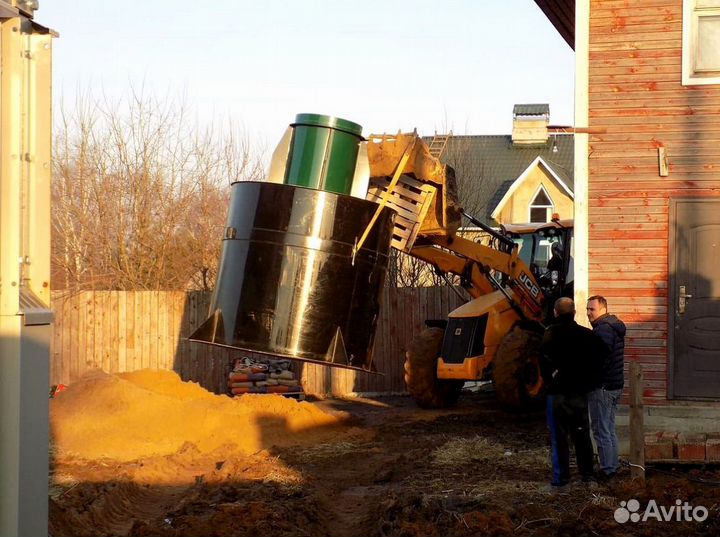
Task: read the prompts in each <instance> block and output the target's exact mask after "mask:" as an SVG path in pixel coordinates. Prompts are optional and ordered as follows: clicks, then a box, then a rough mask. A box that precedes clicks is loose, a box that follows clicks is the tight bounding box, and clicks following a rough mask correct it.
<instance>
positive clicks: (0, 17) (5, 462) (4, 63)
mask: <svg viewBox="0 0 720 537" xmlns="http://www.w3.org/2000/svg"><path fill="white" fill-rule="evenodd" d="M36 8H37V2H36V1H35V0H9V1H8V0H0V535H3V536H9V537H16V536H23V537H24V536H28V537H29V536H32V535H38V536H39V535H47V534H48V437H49V432H48V388H49V358H50V340H51V335H52V319H53V316H52V311H51V310H50V178H51V161H50V159H51V137H52V134H51V131H52V112H51V106H52V102H51V101H52V92H51V87H52V69H51V67H52V66H51V58H52V37H53V35H52V32H51V31H50V30H48V29H47V28H44V27H42V26H40V25H39V24H37V23H36V22H35V21H34V20H33V16H34V11H35V9H36Z"/></svg>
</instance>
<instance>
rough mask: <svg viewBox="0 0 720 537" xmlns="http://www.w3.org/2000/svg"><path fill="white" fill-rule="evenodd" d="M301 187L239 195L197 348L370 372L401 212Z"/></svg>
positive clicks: (253, 188)
mask: <svg viewBox="0 0 720 537" xmlns="http://www.w3.org/2000/svg"><path fill="white" fill-rule="evenodd" d="M378 208H379V206H378V205H377V204H375V203H373V202H370V201H366V200H362V199H358V198H354V197H351V196H346V195H342V194H336V193H333V192H326V191H322V190H314V189H310V188H303V187H300V186H294V185H287V184H276V183H257V182H238V183H234V184H233V185H232V192H231V200H230V210H229V214H228V218H227V226H226V228H225V237H224V241H223V249H222V258H221V262H220V269H219V273H218V281H217V285H216V288H215V292H214V293H213V297H212V301H211V305H210V313H209V317H208V319H207V320H206V321H205V323H204V324H202V325H201V326H200V327H199V328H198V329H197V330H196V331H195V333H193V334H192V335H191V336H190V340H192V341H199V342H204V343H209V344H212V345H219V346H223V347H232V348H237V349H243V350H249V351H254V352H259V353H266V354H270V355H275V356H282V357H287V358H292V359H298V360H305V361H310V362H319V363H323V364H326V365H332V366H339V367H346V368H356V369H363V370H369V371H372V370H373V362H372V355H371V353H372V346H373V338H374V334H375V327H376V323H377V318H378V312H379V306H380V303H379V302H380V293H381V292H382V287H383V283H384V280H385V274H386V272H387V265H388V253H389V249H390V241H391V237H392V231H393V224H394V218H395V211H393V210H391V209H388V208H384V209H382V210H381V211H380V213H379V216H378V218H377V221H376V222H375V223H374V225H373V226H372V228H371V231H370V233H369V235H368V236H367V239H366V240H365V241H364V242H363V244H362V247H361V248H360V249H359V250H358V251H357V252H356V253H355V255H353V253H354V246H355V245H356V244H357V241H358V239H359V237H360V236H361V235H362V234H363V232H364V231H365V229H366V228H367V227H368V224H369V223H370V222H371V220H372V218H373V215H374V214H375V213H376V211H377V210H378Z"/></svg>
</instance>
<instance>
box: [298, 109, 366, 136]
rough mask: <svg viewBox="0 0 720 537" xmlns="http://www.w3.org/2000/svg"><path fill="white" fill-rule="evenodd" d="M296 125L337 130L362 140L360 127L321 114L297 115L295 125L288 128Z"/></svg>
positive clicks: (348, 121) (344, 120)
mask: <svg viewBox="0 0 720 537" xmlns="http://www.w3.org/2000/svg"><path fill="white" fill-rule="evenodd" d="M297 125H308V126H313V127H326V128H329V129H337V130H340V131H343V132H347V133H348V134H352V135H354V136H358V137H359V138H362V125H358V124H357V123H355V122H353V121H350V120H347V119H342V118H339V117H334V116H326V115H323V114H297V115H296V116H295V123H291V124H290V126H291V127H295V126H297Z"/></svg>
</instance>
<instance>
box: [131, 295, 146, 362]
mask: <svg viewBox="0 0 720 537" xmlns="http://www.w3.org/2000/svg"><path fill="white" fill-rule="evenodd" d="M144 294H145V293H144V292H143V291H135V292H134V293H133V298H134V302H135V319H134V322H133V325H134V328H135V354H134V357H133V371H137V370H138V369H144V368H145V367H147V366H146V365H145V327H146V326H147V325H146V324H145V321H146V315H147V314H146V313H145V303H144V300H143V296H144Z"/></svg>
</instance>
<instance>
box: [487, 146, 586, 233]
mask: <svg viewBox="0 0 720 537" xmlns="http://www.w3.org/2000/svg"><path fill="white" fill-rule="evenodd" d="M503 186H504V185H503ZM501 188H502V187H501ZM541 188H542V189H544V190H545V192H546V193H547V196H548V198H549V199H550V201H551V203H552V204H553V207H554V212H556V213H559V214H560V216H561V218H572V215H573V197H574V194H573V191H572V189H571V188H570V187H569V186H568V185H567V184H566V182H565V181H564V180H563V178H562V177H561V176H560V175H559V174H558V173H556V172H555V170H553V168H552V166H550V165H549V164H548V163H547V162H545V160H544V159H543V158H542V157H540V156H538V157H537V158H535V160H533V161H532V162H531V163H530V165H529V166H528V167H527V168H526V169H525V170H524V171H523V172H522V173H521V174H520V176H519V177H518V178H517V179H515V181H513V182H512V183H511V184H510V185H509V187H508V188H507V190H506V191H505V193H504V194H503V196H502V198H500V201H498V202H497V204H496V205H495V206H494V208H492V212H491V214H490V216H491V217H492V218H493V219H494V220H495V221H497V222H499V223H501V224H502V223H509V222H514V223H515V222H528V221H530V205H531V204H532V203H533V200H534V199H535V197H536V196H537V193H538V191H539V190H540V189H541Z"/></svg>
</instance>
